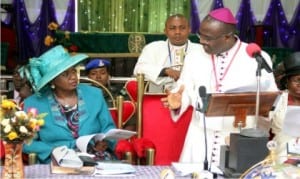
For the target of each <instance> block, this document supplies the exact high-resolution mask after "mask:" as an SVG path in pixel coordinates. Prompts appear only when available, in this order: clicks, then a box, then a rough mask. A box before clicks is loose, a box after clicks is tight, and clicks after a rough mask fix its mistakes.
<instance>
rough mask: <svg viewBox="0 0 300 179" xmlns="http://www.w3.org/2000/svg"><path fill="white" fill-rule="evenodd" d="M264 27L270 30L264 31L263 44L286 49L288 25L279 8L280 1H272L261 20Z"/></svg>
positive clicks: (280, 7) (281, 9)
mask: <svg viewBox="0 0 300 179" xmlns="http://www.w3.org/2000/svg"><path fill="white" fill-rule="evenodd" d="M263 24H264V25H265V26H269V29H270V30H267V31H265V32H264V33H265V35H264V42H267V43H265V45H267V46H270V47H280V48H284V47H288V39H289V35H288V31H289V24H288V21H287V20H286V16H285V13H284V11H283V8H282V6H281V1H280V0H272V1H271V3H270V6H269V9H268V11H267V14H266V16H265V18H264V20H263Z"/></svg>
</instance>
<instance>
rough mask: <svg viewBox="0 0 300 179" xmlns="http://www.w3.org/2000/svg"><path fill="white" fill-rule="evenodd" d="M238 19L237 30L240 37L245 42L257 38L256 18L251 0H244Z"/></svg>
mask: <svg viewBox="0 0 300 179" xmlns="http://www.w3.org/2000/svg"><path fill="white" fill-rule="evenodd" d="M236 19H237V21H238V24H237V30H238V35H239V37H240V39H241V40H243V41H245V42H251V41H253V39H254V38H255V37H254V35H255V34H254V33H255V31H254V30H255V29H254V28H253V25H254V23H255V22H256V20H255V17H254V15H253V12H252V10H251V4H250V0H242V2H241V4H240V7H239V10H238V12H237V15H236Z"/></svg>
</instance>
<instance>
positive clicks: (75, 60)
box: [37, 54, 88, 91]
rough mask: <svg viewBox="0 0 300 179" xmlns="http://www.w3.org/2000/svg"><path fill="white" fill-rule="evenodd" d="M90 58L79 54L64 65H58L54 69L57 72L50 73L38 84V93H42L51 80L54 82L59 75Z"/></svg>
mask: <svg viewBox="0 0 300 179" xmlns="http://www.w3.org/2000/svg"><path fill="white" fill-rule="evenodd" d="M87 58H88V56H87V55H85V54H77V55H74V56H71V58H70V59H68V60H65V61H63V63H60V64H58V65H56V67H55V68H54V69H55V70H52V71H50V72H49V73H47V74H45V75H44V76H43V77H42V78H41V79H40V81H39V82H38V86H37V91H40V90H41V89H42V88H43V87H45V86H46V85H47V84H48V83H49V82H50V81H51V80H53V79H54V78H55V77H57V76H58V75H59V74H61V73H62V72H64V71H65V70H67V69H68V68H70V67H72V66H74V65H77V64H78V63H80V62H81V61H83V60H85V59H87Z"/></svg>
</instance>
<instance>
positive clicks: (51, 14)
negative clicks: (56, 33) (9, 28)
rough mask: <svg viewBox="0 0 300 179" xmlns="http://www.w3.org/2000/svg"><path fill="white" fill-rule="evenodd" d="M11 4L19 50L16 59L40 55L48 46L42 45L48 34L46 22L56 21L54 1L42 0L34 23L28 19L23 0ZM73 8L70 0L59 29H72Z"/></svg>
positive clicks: (73, 21) (16, 0)
mask: <svg viewBox="0 0 300 179" xmlns="http://www.w3.org/2000/svg"><path fill="white" fill-rule="evenodd" d="M13 5H14V12H13V16H14V18H15V21H16V34H17V39H18V44H17V45H18V52H19V54H18V59H17V61H19V62H23V61H28V59H29V58H31V57H36V56H39V55H41V54H42V53H43V52H45V51H46V50H47V48H48V47H46V46H45V45H44V38H45V37H46V35H47V34H50V32H49V30H48V24H49V23H50V22H56V23H57V19H56V16H55V13H56V12H55V7H54V3H53V1H52V0H43V1H42V5H41V11H40V14H39V16H38V17H37V19H36V21H35V22H34V23H31V22H30V21H29V18H28V14H27V12H26V9H25V3H24V1H23V0H14V2H13ZM74 9H75V2H74V0H70V1H69V5H68V9H67V12H66V16H65V18H64V21H63V23H62V25H61V27H60V29H61V30H68V31H74V27H75V25H74V24H75V20H74V18H75V17H74V16H75V10H74Z"/></svg>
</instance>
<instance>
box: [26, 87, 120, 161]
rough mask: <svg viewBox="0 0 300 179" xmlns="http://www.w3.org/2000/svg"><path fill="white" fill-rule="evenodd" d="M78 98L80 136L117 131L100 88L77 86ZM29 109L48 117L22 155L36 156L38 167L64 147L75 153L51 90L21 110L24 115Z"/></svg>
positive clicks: (38, 96)
mask: <svg viewBox="0 0 300 179" xmlns="http://www.w3.org/2000/svg"><path fill="white" fill-rule="evenodd" d="M77 94H78V110H79V115H80V117H79V131H78V134H79V136H84V135H89V134H95V133H105V132H107V131H108V130H109V129H112V128H116V127H115V124H114V122H113V119H112V117H111V114H110V112H109V110H108V107H107V104H106V102H105V100H104V98H103V95H102V91H101V90H100V89H99V88H96V87H92V86H89V85H86V84H79V85H78V87H77ZM32 107H33V108H36V109H37V110H38V113H39V114H40V113H47V116H46V117H45V124H44V126H42V127H41V128H40V131H39V132H38V133H37V136H36V137H35V138H34V140H33V141H32V142H31V143H30V144H25V145H24V146H23V152H24V153H28V154H29V153H36V154H37V156H38V160H39V162H40V163H49V162H50V156H51V152H52V150H53V149H54V148H55V147H58V146H62V145H66V146H67V147H69V148H73V149H76V143H75V141H76V139H74V138H73V136H72V133H71V131H70V129H69V128H68V126H67V121H66V119H65V116H64V115H62V113H61V112H60V110H59V104H58V103H57V102H56V100H55V99H54V96H53V93H52V90H51V89H50V88H46V89H45V90H44V91H43V92H41V93H40V94H34V95H32V96H30V97H28V98H26V99H25V101H24V110H25V111H27V109H28V108H32ZM115 143H116V141H109V148H110V149H112V150H114V147H115Z"/></svg>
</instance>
